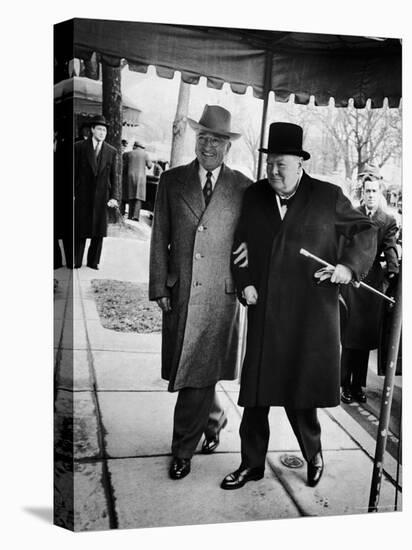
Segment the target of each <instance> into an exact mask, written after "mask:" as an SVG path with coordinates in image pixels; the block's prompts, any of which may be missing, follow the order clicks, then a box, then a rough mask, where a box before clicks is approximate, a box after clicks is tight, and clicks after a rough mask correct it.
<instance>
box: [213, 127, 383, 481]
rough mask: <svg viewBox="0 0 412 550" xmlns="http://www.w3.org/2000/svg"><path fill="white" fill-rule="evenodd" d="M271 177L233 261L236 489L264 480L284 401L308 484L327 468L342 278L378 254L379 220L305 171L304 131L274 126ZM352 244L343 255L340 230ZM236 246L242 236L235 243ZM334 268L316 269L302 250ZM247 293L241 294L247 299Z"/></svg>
mask: <svg viewBox="0 0 412 550" xmlns="http://www.w3.org/2000/svg"><path fill="white" fill-rule="evenodd" d="M261 151H262V152H264V153H267V155H268V156H267V179H263V180H261V181H258V182H256V183H255V184H253V185H252V186H250V187H249V188H248V189H247V191H246V192H245V195H244V199H243V207H242V213H241V217H240V221H239V226H238V229H237V239H236V240H238V239H241V240H245V241H246V243H247V247H248V267H247V268H245V269H242V270H240V269H238V268H236V266H234V274H235V280H236V285H237V288H238V290H239V291H242V292H243V297H244V300H245V302H246V303H247V305H248V306H249V307H248V333H247V345H246V355H245V359H244V362H243V368H242V376H241V385H240V393H239V405H241V406H243V407H244V412H243V418H242V422H241V426H240V437H241V456H242V460H241V465H240V467H239V469H238V470H236V471H235V472H233V473H231V474H229V475H228V476H226V478H225V479H224V480H223V481H222V484H221V487H222V488H223V489H238V488H240V487H242V486H243V485H244V484H245V483H246V482H248V481H250V480H257V479H261V478H262V477H263V473H264V468H265V456H266V452H267V448H268V442H269V423H268V413H269V409H270V406H272V405H274V406H283V407H285V411H286V414H287V416H288V419H289V422H290V424H291V426H292V429H293V431H294V433H295V435H296V438H297V440H298V442H299V445H300V448H301V451H302V454H303V456H304V458H305V459H306V461H307V463H308V472H307V473H308V484H309V485H310V486H314V485H316V484H317V483H318V481H319V479H320V477H321V475H322V472H323V458H322V449H321V440H320V425H319V421H318V418H317V407H333V406H336V405H337V404H338V403H339V382H340V380H339V336H340V330H339V309H338V291H339V288H338V284H340V283H341V284H347V283H349V282H350V281H351V280H352V279H355V280H359V279H361V278H362V277H363V276H364V275H365V274H366V272H367V271H368V269H369V267H370V265H371V263H372V260H373V257H374V251H375V248H374V231H375V230H374V229H373V222H371V221H370V220H369V218H367V217H366V216H365V215H364V214H362V213H360V212H359V211H358V210H356V209H354V208H353V207H352V205H351V203H350V201H349V200H348V199H347V198H346V197H345V196H344V195H343V193H342V190H341V189H340V188H339V187H337V186H335V185H332V184H330V183H326V182H323V181H319V180H316V179H313V178H311V177H309V176H308V175H307V174H306V173H305V172H304V171H303V169H302V163H303V161H304V160H307V159H308V158H310V155H309V153H307V152H306V151H304V150H303V149H302V128H301V127H300V126H297V125H295V124H289V123H273V124H271V126H270V132H269V145H268V148H267V149H262V150H261ZM340 235H344V236H345V237H347V239H348V241H347V244H346V246H345V248H344V249H343V250H342V251H341V253H340V254H338V249H339V247H338V243H339V236H340ZM235 246H236V241H235ZM301 248H305V249H307V250H308V251H309V252H311V253H313V254H315V255H317V256H319V257H322V258H323V259H325V260H326V261H327V262H329V263H331V264H332V265H334V266H336V268H335V269H334V270H333V272H331V271H328V270H325V269H322V270H318V272H317V277H318V279H316V278H315V277H314V272H315V270H316V264H315V263H314V262H313V261H312V260H309V259H308V258H305V257H304V256H302V255H301V254H300V249H301ZM242 299H243V298H242Z"/></svg>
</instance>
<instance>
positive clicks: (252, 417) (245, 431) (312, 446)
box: [239, 407, 322, 469]
mask: <svg viewBox="0 0 412 550" xmlns="http://www.w3.org/2000/svg"><path fill="white" fill-rule="evenodd" d="M269 410H270V407H245V409H244V411H243V416H242V422H241V423H240V430H239V433H240V440H241V454H242V467H245V468H246V467H249V468H262V469H264V467H265V459H266V453H267V450H268V445H269V435H270V431H269V419H268V415H269ZM285 411H286V414H287V417H288V419H289V422H290V425H291V426H292V429H293V432H294V434H295V436H296V439H297V440H298V443H299V447H300V450H301V451H302V454H303V456H304V458H305V460H306V461H310V460H311V459H312V458H313V457H314V456H315V454H316V453H317V452H318V451H320V450H321V449H322V446H321V441H320V424H319V420H318V415H317V409H291V408H289V407H285Z"/></svg>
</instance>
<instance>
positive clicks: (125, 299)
mask: <svg viewBox="0 0 412 550" xmlns="http://www.w3.org/2000/svg"><path fill="white" fill-rule="evenodd" d="M91 284H92V288H93V292H94V297H95V300H96V304H97V311H98V312H99V317H100V321H101V323H102V325H103V326H104V328H109V329H112V330H117V331H119V332H139V333H149V332H160V331H161V329H162V314H161V311H160V309H159V307H158V306H157V304H156V302H149V299H148V297H147V296H148V294H147V284H145V283H130V282H124V281H115V280H111V279H93V280H92V281H91Z"/></svg>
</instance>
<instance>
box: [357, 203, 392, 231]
mask: <svg viewBox="0 0 412 550" xmlns="http://www.w3.org/2000/svg"><path fill="white" fill-rule="evenodd" d="M359 210H360V211H361V212H363V213H364V214H365V215H367V213H366V206H365V205H364V204H362V205H361V206H360V208H359ZM371 219H372V221H374V222H375V223H376V224H377V225H378V226H381V225H385V222H386V214H385V212H384V211H383V210H382V208H379V207H378V208H377V209H376V210H375V212H374V213H373V214H372V218H371Z"/></svg>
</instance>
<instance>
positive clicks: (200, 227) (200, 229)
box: [197, 225, 205, 231]
mask: <svg viewBox="0 0 412 550" xmlns="http://www.w3.org/2000/svg"><path fill="white" fill-rule="evenodd" d="M197 230H198V231H204V230H205V228H204V227H203V225H199V227H198V228H197Z"/></svg>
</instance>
